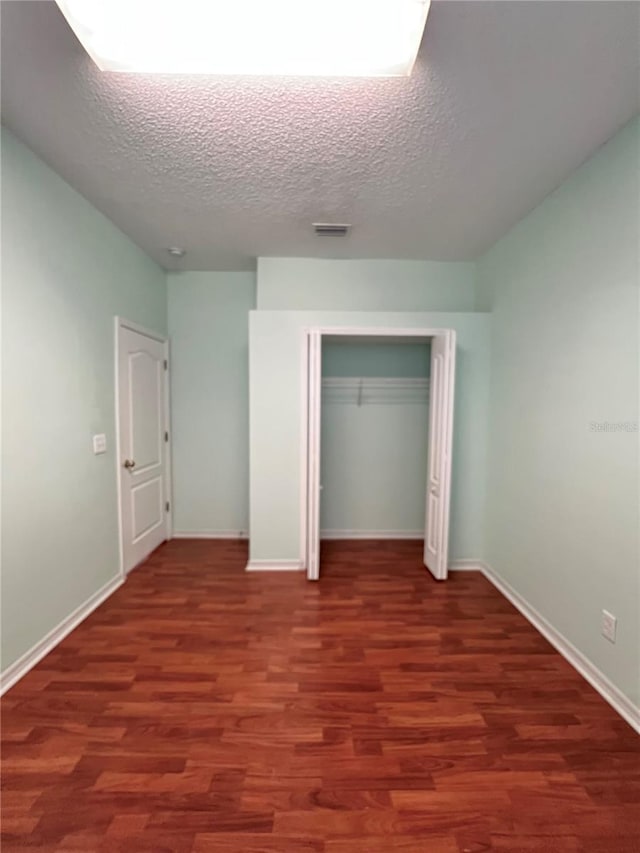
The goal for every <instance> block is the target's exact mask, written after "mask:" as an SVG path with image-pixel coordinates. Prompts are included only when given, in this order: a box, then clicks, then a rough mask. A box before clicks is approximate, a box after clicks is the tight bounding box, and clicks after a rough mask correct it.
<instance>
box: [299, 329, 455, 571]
mask: <svg viewBox="0 0 640 853" xmlns="http://www.w3.org/2000/svg"><path fill="white" fill-rule="evenodd" d="M303 358H304V359H305V370H304V371H303V376H304V378H305V383H304V384H305V388H304V398H305V400H306V406H305V407H303V408H304V415H305V418H304V424H303V429H304V432H305V435H304V436H303V438H305V439H306V440H305V441H303V447H304V452H305V454H306V458H305V460H304V464H303V466H302V467H303V480H304V482H303V496H304V498H305V500H304V519H303V531H304V532H303V535H304V540H305V541H304V543H303V545H304V548H303V553H304V555H305V561H306V569H307V577H308V578H309V580H318V579H319V578H320V573H321V572H320V569H321V567H320V540H321V539H358V538H360V539H422V540H423V541H424V550H423V553H424V564H425V566H426V568H427V569H428V570H429V571H430V572H431V573H432V574H433V575H434V577H436V578H437V579H439V580H444V579H445V578H446V576H447V552H448V539H449V503H450V488H451V460H452V450H451V444H452V426H453V402H454V373H455V333H454V332H453V331H452V330H450V329H435V330H430V329H393V328H384V329H375V330H374V329H371V328H349V329H345V328H340V329H306V330H305V334H304V342H303Z"/></svg>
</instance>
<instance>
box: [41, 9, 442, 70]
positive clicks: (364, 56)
mask: <svg viewBox="0 0 640 853" xmlns="http://www.w3.org/2000/svg"><path fill="white" fill-rule="evenodd" d="M56 2H57V4H58V6H59V7H60V9H61V11H62V13H63V15H64V16H65V18H66V19H67V21H68V22H69V24H70V25H71V28H72V29H73V31H74V32H75V34H76V36H77V37H78V39H79V40H80V42H81V44H82V45H83V47H84V48H85V50H86V51H87V53H88V54H89V55H90V56H91V57H92V59H93V60H94V62H95V63H96V65H97V66H98V68H100V69H101V70H103V71H128V72H140V73H149V74H153V73H159V74H238V75H245V74H250V75H272V74H278V75H287V76H288V75H301V76H321V77H334V76H340V77H399V76H408V75H409V74H411V70H412V68H413V65H414V62H415V58H416V54H417V52H418V48H419V46H420V41H421V39H422V34H423V32H424V27H425V23H426V20H427V15H428V12H429V3H430V0H108V2H105V0H56Z"/></svg>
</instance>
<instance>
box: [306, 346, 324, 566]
mask: <svg viewBox="0 0 640 853" xmlns="http://www.w3.org/2000/svg"><path fill="white" fill-rule="evenodd" d="M307 347H308V351H307V370H308V374H307V411H308V418H307V466H308V467H307V554H306V560H307V578H308V579H309V580H310V581H317V580H318V579H319V577H320V401H321V393H322V337H321V335H320V332H316V331H311V332H309V333H308V335H307Z"/></svg>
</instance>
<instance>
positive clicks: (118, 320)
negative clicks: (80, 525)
mask: <svg viewBox="0 0 640 853" xmlns="http://www.w3.org/2000/svg"><path fill="white" fill-rule="evenodd" d="M121 329H129V330H130V331H132V332H137V333H138V334H139V335H144V336H145V337H147V338H151V339H152V340H154V341H159V342H160V343H162V344H164V357H165V361H166V363H167V368H166V370H165V371H164V429H165V431H166V432H167V433H168V434H169V441H165V442H164V471H165V478H164V499H165V502H167V503H168V504H169V510H168V512H167V513H166V524H167V539H171V538H172V537H173V500H172V492H173V487H172V480H171V445H172V443H173V433H172V432H171V406H170V398H169V394H170V392H171V383H170V381H169V375H170V371H171V360H170V357H169V356H170V346H169V339H168V338H167V337H165V336H164V335H160V334H159V333H158V332H154V331H153V330H152V329H147V328H145V327H144V326H141V325H140V324H139V323H134V322H132V321H131V320H127V319H126V318H125V317H119V316H116V317H115V318H114V371H115V383H114V384H115V391H116V406H115V416H116V484H117V489H118V540H119V541H118V556H119V559H120V577H125V575H126V572H125V570H124V540H123V531H122V481H121V473H122V471H121V467H122V462H121V458H122V453H121V450H120V376H119V373H120V371H119V370H118V353H119V351H120V330H121Z"/></svg>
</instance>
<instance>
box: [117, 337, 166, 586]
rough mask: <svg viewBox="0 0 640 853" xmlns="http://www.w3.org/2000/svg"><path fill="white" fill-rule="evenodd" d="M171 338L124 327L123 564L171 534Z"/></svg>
mask: <svg viewBox="0 0 640 853" xmlns="http://www.w3.org/2000/svg"><path fill="white" fill-rule="evenodd" d="M166 358H167V345H166V341H164V340H161V339H157V338H153V337H150V336H148V335H146V334H142V333H141V332H139V331H134V330H133V329H131V328H127V327H126V326H125V325H122V324H120V325H119V326H118V390H117V394H118V448H119V476H120V513H121V528H120V529H121V537H122V543H121V545H122V563H123V568H124V571H125V572H128V571H130V570H131V569H132V568H133V567H134V566H137V565H138V563H140V562H141V561H142V560H144V558H145V557H146V556H147V555H148V554H150V553H151V551H153V550H154V548H157V546H158V545H160V543H161V542H164V540H165V539H166V538H167V532H168V515H167V514H168V512H169V505H168V503H167V479H166V478H167V458H168V453H167V446H168V445H167V441H168V433H167V432H166V430H167V422H166V421H167V418H166V412H167V408H166V399H165V394H166V390H165V388H166V384H165V369H166V366H165V365H166Z"/></svg>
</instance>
